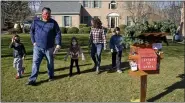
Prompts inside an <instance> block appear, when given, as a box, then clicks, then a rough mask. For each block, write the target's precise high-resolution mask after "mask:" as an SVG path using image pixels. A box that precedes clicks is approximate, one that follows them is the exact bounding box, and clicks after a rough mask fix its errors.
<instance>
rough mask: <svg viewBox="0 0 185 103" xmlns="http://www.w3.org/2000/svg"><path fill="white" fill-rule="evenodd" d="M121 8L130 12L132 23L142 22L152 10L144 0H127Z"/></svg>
mask: <svg viewBox="0 0 185 103" xmlns="http://www.w3.org/2000/svg"><path fill="white" fill-rule="evenodd" d="M122 8H123V9H124V10H127V11H128V12H129V13H130V14H131V15H130V16H131V18H132V21H133V23H134V24H136V23H138V22H143V18H148V16H149V15H150V14H152V13H153V12H154V11H153V9H152V8H151V6H150V5H149V4H148V3H147V2H144V1H128V2H125V5H123V6H122Z"/></svg>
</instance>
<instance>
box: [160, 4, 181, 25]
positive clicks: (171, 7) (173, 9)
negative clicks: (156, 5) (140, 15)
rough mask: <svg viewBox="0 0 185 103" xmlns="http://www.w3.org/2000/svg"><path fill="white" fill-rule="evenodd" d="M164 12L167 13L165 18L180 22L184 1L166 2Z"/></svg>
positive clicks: (176, 22)
mask: <svg viewBox="0 0 185 103" xmlns="http://www.w3.org/2000/svg"><path fill="white" fill-rule="evenodd" d="M164 3H165V5H163V7H162V12H163V13H164V14H165V18H166V19H169V20H171V21H172V22H174V23H175V24H177V25H178V24H179V22H180V20H181V18H180V17H181V11H180V10H181V8H182V2H180V1H168V2H164Z"/></svg>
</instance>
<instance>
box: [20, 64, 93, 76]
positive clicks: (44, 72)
mask: <svg viewBox="0 0 185 103" xmlns="http://www.w3.org/2000/svg"><path fill="white" fill-rule="evenodd" d="M87 65H91V63H89V64H84V65H79V66H87ZM73 68H75V67H73ZM65 69H69V66H68V67H64V68H58V69H55V70H54V72H57V71H63V70H65ZM46 73H48V72H47V71H43V72H39V74H46ZM24 74H29V75H25V76H23V77H29V76H30V75H31V72H29V73H24Z"/></svg>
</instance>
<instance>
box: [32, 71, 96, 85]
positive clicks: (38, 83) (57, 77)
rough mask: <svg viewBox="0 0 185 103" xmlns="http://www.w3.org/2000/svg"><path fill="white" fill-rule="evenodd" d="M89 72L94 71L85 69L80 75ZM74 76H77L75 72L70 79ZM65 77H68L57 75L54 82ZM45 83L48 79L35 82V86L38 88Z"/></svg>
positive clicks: (66, 75) (67, 75)
mask: <svg viewBox="0 0 185 103" xmlns="http://www.w3.org/2000/svg"><path fill="white" fill-rule="evenodd" d="M89 72H94V70H92V69H87V70H84V71H81V74H84V73H89ZM75 75H79V74H78V73H77V72H75V73H73V74H72V77H73V76H75ZM65 77H69V74H63V75H57V76H55V77H54V80H58V79H62V78H65ZM72 77H70V78H72ZM46 82H48V79H46V80H42V81H39V82H37V83H36V85H35V86H39V85H41V84H42V83H46Z"/></svg>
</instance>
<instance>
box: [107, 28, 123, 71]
mask: <svg viewBox="0 0 185 103" xmlns="http://www.w3.org/2000/svg"><path fill="white" fill-rule="evenodd" d="M114 32H115V35H113V36H112V37H111V39H110V49H111V53H112V70H114V69H117V72H118V73H122V70H121V67H120V65H121V57H122V51H123V49H124V41H123V37H122V35H120V28H119V27H116V28H115V30H114Z"/></svg>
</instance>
